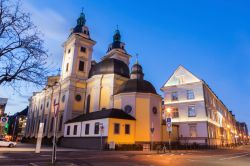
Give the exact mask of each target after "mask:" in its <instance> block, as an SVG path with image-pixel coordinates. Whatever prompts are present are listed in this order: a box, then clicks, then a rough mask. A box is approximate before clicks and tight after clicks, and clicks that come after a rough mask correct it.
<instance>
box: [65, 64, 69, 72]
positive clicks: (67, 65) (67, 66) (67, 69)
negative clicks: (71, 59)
mask: <svg viewBox="0 0 250 166" xmlns="http://www.w3.org/2000/svg"><path fill="white" fill-rule="evenodd" d="M68 71H69V63H67V64H66V72H68Z"/></svg>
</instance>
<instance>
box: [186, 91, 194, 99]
mask: <svg viewBox="0 0 250 166" xmlns="http://www.w3.org/2000/svg"><path fill="white" fill-rule="evenodd" d="M187 99H188V100H190V99H194V91H193V90H187Z"/></svg>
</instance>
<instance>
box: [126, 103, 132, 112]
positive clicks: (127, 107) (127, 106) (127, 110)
mask: <svg viewBox="0 0 250 166" xmlns="http://www.w3.org/2000/svg"><path fill="white" fill-rule="evenodd" d="M124 110H125V112H126V113H127V114H129V113H131V111H132V107H131V106H130V105H126V106H125V107H124Z"/></svg>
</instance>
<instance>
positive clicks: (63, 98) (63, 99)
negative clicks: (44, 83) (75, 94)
mask: <svg viewBox="0 0 250 166" xmlns="http://www.w3.org/2000/svg"><path fill="white" fill-rule="evenodd" d="M64 101H65V95H63V97H62V102H63V103H64Z"/></svg>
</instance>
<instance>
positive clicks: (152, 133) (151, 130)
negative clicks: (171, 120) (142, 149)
mask: <svg viewBox="0 0 250 166" xmlns="http://www.w3.org/2000/svg"><path fill="white" fill-rule="evenodd" d="M154 131H155V128H154V126H153V123H152V126H151V128H150V132H151V150H153V138H154Z"/></svg>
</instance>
